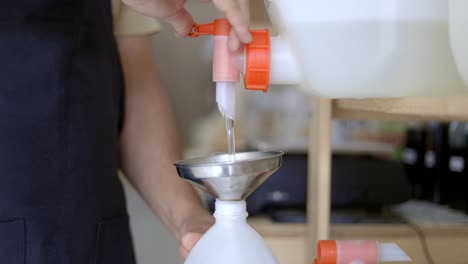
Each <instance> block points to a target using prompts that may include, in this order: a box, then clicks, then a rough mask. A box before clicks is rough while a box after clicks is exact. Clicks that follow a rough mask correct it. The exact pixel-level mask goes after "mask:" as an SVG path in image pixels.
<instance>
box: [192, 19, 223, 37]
mask: <svg viewBox="0 0 468 264" xmlns="http://www.w3.org/2000/svg"><path fill="white" fill-rule="evenodd" d="M229 31H231V24H229V22H228V21H227V19H215V20H214V21H213V22H212V23H207V24H195V25H193V28H192V31H191V32H190V33H189V34H188V36H189V37H191V38H196V37H198V36H200V35H215V36H228V35H229Z"/></svg>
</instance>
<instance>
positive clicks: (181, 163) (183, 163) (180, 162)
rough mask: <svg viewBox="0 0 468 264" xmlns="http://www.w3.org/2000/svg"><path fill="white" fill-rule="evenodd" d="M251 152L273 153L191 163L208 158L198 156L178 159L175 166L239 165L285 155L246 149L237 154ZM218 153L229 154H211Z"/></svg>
mask: <svg viewBox="0 0 468 264" xmlns="http://www.w3.org/2000/svg"><path fill="white" fill-rule="evenodd" d="M249 153H263V154H271V155H266V156H264V157H260V158H249V159H245V160H235V161H220V162H206V163H190V161H194V160H198V159H202V158H206V157H196V158H192V159H187V160H178V161H176V162H174V166H176V167H207V166H219V165H220V164H225V165H237V164H245V163H249V162H258V161H262V160H267V159H272V158H277V157H281V156H283V155H284V152H283V151H279V150H262V151H246V152H238V153H236V154H249ZM216 155H227V153H223V152H221V153H220V152H218V153H213V154H212V155H210V156H216Z"/></svg>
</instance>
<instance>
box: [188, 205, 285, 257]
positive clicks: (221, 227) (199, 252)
mask: <svg viewBox="0 0 468 264" xmlns="http://www.w3.org/2000/svg"><path fill="white" fill-rule="evenodd" d="M247 215H248V214H247V210H246V203H245V201H219V200H217V201H216V209H215V213H214V216H215V218H216V223H215V224H214V225H213V226H212V227H211V228H210V229H209V230H208V232H206V233H205V235H204V236H203V237H202V238H201V239H200V241H199V242H198V243H197V244H196V245H195V247H194V248H193V249H192V251H191V252H190V254H189V256H188V257H187V260H186V261H185V264H219V263H223V264H240V263H242V264H277V263H278V261H277V260H276V259H275V257H274V256H273V254H272V252H271V250H270V248H269V247H268V246H267V245H266V244H265V241H264V240H263V239H262V237H261V236H260V235H259V234H258V233H257V232H255V230H254V229H253V228H252V227H251V226H250V225H249V224H247V221H246V220H247Z"/></svg>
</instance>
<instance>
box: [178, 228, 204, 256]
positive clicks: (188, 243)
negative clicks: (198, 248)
mask: <svg viewBox="0 0 468 264" xmlns="http://www.w3.org/2000/svg"><path fill="white" fill-rule="evenodd" d="M201 237H202V235H201V234H200V233H194V232H188V233H187V234H185V235H184V236H183V237H182V240H181V244H182V247H183V248H184V249H185V250H187V251H189V252H190V250H192V248H193V247H194V246H195V244H197V242H198V241H199V240H200V238H201Z"/></svg>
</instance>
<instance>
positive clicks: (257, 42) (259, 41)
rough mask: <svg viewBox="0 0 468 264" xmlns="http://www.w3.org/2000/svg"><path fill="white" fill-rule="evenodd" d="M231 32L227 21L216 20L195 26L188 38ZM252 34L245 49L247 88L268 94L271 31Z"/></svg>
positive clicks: (252, 32) (257, 31)
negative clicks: (250, 40)
mask: <svg viewBox="0 0 468 264" xmlns="http://www.w3.org/2000/svg"><path fill="white" fill-rule="evenodd" d="M229 31H231V25H230V24H229V22H228V21H227V20H226V19H216V20H215V21H214V22H213V23H208V24H195V25H194V26H193V28H192V32H190V33H189V35H188V36H189V37H191V38H196V37H198V36H200V35H215V36H228V35H229ZM250 33H251V34H252V42H251V43H249V44H247V45H246V47H245V77H244V84H245V88H246V89H248V90H260V91H264V92H266V91H268V86H269V84H270V51H271V48H270V31H268V30H267V29H265V30H251V31H250Z"/></svg>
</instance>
